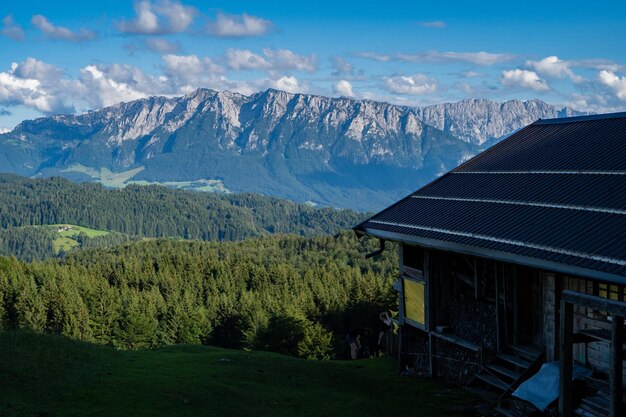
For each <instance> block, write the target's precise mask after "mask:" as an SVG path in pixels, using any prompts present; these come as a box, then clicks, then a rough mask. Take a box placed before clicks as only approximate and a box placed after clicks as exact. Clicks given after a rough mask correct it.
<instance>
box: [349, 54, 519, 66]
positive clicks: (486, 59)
mask: <svg viewBox="0 0 626 417" xmlns="http://www.w3.org/2000/svg"><path fill="white" fill-rule="evenodd" d="M355 55H356V56H358V57H361V58H367V59H371V60H374V61H378V62H389V61H394V60H395V61H404V62H423V63H427V64H441V63H450V62H461V63H469V64H475V65H484V66H489V65H495V64H499V63H501V62H506V61H510V60H512V59H513V58H515V55H512V54H494V53H489V52H484V51H480V52H441V51H428V52H419V53H414V54H392V55H389V54H381V53H377V52H369V51H366V52H357V53H356V54H355Z"/></svg>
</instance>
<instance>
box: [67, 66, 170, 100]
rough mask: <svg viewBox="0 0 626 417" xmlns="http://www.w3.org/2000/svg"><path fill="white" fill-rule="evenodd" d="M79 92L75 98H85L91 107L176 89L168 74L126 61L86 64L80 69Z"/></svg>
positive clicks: (165, 92) (162, 93)
mask: <svg viewBox="0 0 626 417" xmlns="http://www.w3.org/2000/svg"><path fill="white" fill-rule="evenodd" d="M80 91H82V96H81V97H80V98H79V97H74V99H75V100H79V99H82V100H85V101H86V102H87V104H88V105H89V106H90V107H91V108H98V107H103V106H110V105H112V104H116V103H119V102H121V101H131V100H136V99H139V98H143V97H147V96H151V95H168V94H174V93H176V92H177V91H176V89H175V88H174V86H173V85H172V84H171V83H169V82H168V79H167V77H164V76H154V75H149V74H146V73H144V72H143V71H142V70H141V69H139V68H137V67H133V66H131V65H125V64H112V65H108V66H104V65H87V66H86V67H84V68H83V69H81V71H80Z"/></svg>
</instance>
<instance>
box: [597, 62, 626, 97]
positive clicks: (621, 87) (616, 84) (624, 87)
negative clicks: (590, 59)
mask: <svg viewBox="0 0 626 417" xmlns="http://www.w3.org/2000/svg"><path fill="white" fill-rule="evenodd" d="M598 80H599V81H600V83H601V84H602V85H604V86H606V87H608V88H609V90H610V91H611V92H612V93H613V94H614V95H615V96H616V97H617V98H618V99H620V100H621V101H626V77H620V76H618V75H617V74H615V73H614V72H611V71H607V70H602V71H600V72H599V73H598Z"/></svg>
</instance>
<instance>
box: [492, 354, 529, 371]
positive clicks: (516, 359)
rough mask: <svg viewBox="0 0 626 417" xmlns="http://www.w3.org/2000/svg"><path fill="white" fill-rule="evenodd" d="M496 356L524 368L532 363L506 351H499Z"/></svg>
mask: <svg viewBox="0 0 626 417" xmlns="http://www.w3.org/2000/svg"><path fill="white" fill-rule="evenodd" d="M496 357H497V358H498V359H502V360H503V361H506V362H509V363H512V364H513V365H515V366H519V367H520V368H524V369H528V368H529V367H530V365H532V363H531V362H529V361H527V360H526V359H522V358H520V357H517V356H515V355H509V354H508V353H501V354H499V355H498V356H496Z"/></svg>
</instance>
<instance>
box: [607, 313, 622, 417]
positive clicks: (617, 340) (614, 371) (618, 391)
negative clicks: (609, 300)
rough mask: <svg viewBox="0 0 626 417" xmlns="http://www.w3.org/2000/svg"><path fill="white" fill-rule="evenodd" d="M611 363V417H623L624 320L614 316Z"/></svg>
mask: <svg viewBox="0 0 626 417" xmlns="http://www.w3.org/2000/svg"><path fill="white" fill-rule="evenodd" d="M611 342H612V343H611V359H610V360H611V362H610V371H609V381H610V391H611V400H610V404H609V417H620V416H622V415H623V414H622V375H623V372H624V370H623V369H622V366H623V363H622V358H623V357H624V345H623V343H624V318H623V317H620V316H613V334H612V340H611Z"/></svg>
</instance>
